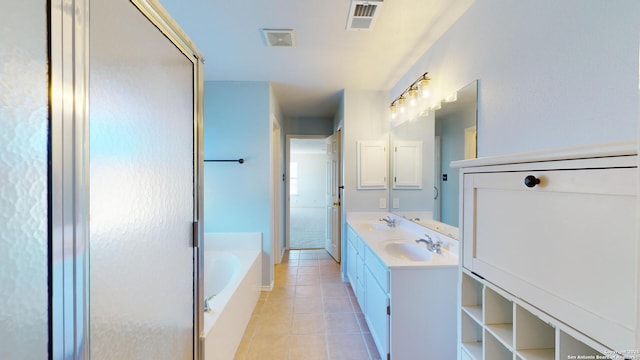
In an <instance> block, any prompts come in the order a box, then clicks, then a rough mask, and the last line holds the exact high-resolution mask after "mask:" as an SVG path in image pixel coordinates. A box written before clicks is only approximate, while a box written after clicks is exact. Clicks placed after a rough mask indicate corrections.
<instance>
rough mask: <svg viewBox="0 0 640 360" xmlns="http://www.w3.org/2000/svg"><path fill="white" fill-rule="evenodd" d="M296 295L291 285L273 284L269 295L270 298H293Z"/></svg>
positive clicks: (294, 288)
mask: <svg viewBox="0 0 640 360" xmlns="http://www.w3.org/2000/svg"><path fill="white" fill-rule="evenodd" d="M295 295H296V287H295V286H293V285H283V286H274V287H273V290H271V295H269V300H271V299H282V298H293V297H294V296H295Z"/></svg>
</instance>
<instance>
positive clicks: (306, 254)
mask: <svg viewBox="0 0 640 360" xmlns="http://www.w3.org/2000/svg"><path fill="white" fill-rule="evenodd" d="M298 259H300V260H318V254H316V253H315V252H304V253H300V256H299V257H298Z"/></svg>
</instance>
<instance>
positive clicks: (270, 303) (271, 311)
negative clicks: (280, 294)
mask: <svg viewBox="0 0 640 360" xmlns="http://www.w3.org/2000/svg"><path fill="white" fill-rule="evenodd" d="M293 301H294V299H293V298H269V299H268V300H267V301H265V303H264V306H262V309H261V311H260V313H259V315H274V316H275V315H291V313H293Z"/></svg>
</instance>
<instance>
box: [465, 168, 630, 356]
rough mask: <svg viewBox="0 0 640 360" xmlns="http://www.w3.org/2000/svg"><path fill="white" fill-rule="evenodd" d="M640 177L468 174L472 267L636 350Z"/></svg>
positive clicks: (570, 172) (616, 171)
mask: <svg viewBox="0 0 640 360" xmlns="http://www.w3.org/2000/svg"><path fill="white" fill-rule="evenodd" d="M549 164H550V165H551V166H553V165H552V162H551V163H549ZM523 166H526V164H525V165H523ZM504 168H505V167H504V166H503V167H502V169H504ZM488 169H489V170H490V169H491V168H490V167H488ZM481 170H482V169H481ZM507 170H508V169H507ZM637 171H638V170H637V168H608V169H606V168H605V169H603V168H593V169H588V168H587V169H563V170H553V169H550V170H545V169H541V168H540V166H538V167H536V170H532V171H502V172H469V173H465V174H464V178H463V219H464V220H463V225H462V227H463V234H462V235H463V244H462V246H463V251H462V255H463V259H462V262H463V266H464V267H465V268H467V269H469V270H471V271H473V272H475V273H477V274H479V275H481V276H483V277H485V278H487V279H488V280H490V281H491V282H493V283H495V284H496V285H498V286H500V287H502V288H504V289H505V290H507V291H509V292H511V293H514V294H518V296H519V297H522V298H523V299H524V300H525V301H527V302H530V303H532V304H536V306H538V307H539V308H541V309H542V310H543V311H545V312H547V313H549V314H551V315H553V316H556V317H558V318H559V319H560V320H562V321H565V322H566V323H568V324H569V325H571V326H573V327H575V328H578V329H582V330H583V331H585V333H587V335H589V336H592V337H594V338H596V339H599V340H600V341H603V342H605V343H606V344H607V345H609V346H612V347H614V348H619V349H622V348H627V347H628V346H629V345H630V344H632V342H633V340H632V335H633V331H632V329H634V327H635V321H636V299H637V297H636V294H637V292H636V290H637V281H635V276H636V274H637V269H636V263H637V259H636V256H637V248H636V247H637V240H638V232H637V214H636V212H637V209H636V207H637V200H636V192H637V186H638V182H637V179H638V178H637ZM527 177H529V180H530V182H529V185H530V186H531V187H528V185H525V182H526V181H525V179H526V178H527ZM536 179H537V180H536ZM536 181H539V183H536ZM612 298H615V306H612V304H611V300H612ZM625 346H627V347H625Z"/></svg>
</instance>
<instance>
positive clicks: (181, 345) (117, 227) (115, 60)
mask: <svg viewBox="0 0 640 360" xmlns="http://www.w3.org/2000/svg"><path fill="white" fill-rule="evenodd" d="M91 15H92V17H91V31H90V34H91V35H90V36H91V42H90V44H91V49H90V60H91V72H90V236H91V238H90V239H91V240H90V244H91V245H90V299H91V300H90V301H91V304H90V334H91V358H92V359H172V360H174V359H192V358H193V343H194V342H193V341H194V338H193V337H194V336H195V333H196V332H194V312H193V309H194V278H193V277H194V255H193V254H194V249H193V247H192V236H193V235H192V222H193V218H194V168H193V167H194V105H193V104H194V90H193V89H194V64H193V63H192V62H191V61H190V60H189V59H188V58H187V57H185V56H184V55H183V54H182V53H181V51H180V50H178V48H177V47H176V46H175V45H174V44H173V43H172V42H171V41H169V40H168V39H167V37H165V36H164V35H163V33H161V32H160V31H159V30H158V29H157V28H156V27H155V26H154V25H153V24H152V23H151V22H150V21H149V20H148V19H147V18H146V17H145V16H143V15H142V13H141V12H140V11H139V10H138V9H137V8H136V7H135V6H134V5H133V4H132V3H131V2H130V1H127V0H115V1H114V0H96V1H92V3H91Z"/></svg>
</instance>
